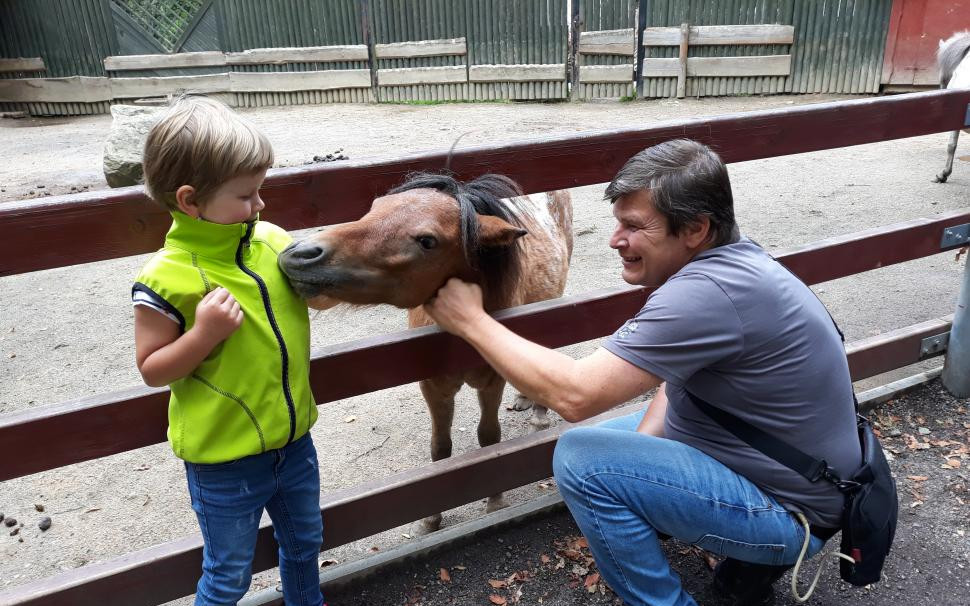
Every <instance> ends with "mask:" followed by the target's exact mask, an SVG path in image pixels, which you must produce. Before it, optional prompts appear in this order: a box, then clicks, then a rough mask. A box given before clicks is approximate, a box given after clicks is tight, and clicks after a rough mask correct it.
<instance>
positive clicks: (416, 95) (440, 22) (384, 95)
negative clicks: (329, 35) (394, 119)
mask: <svg viewBox="0 0 970 606" xmlns="http://www.w3.org/2000/svg"><path fill="white" fill-rule="evenodd" d="M370 4H371V7H372V11H373V12H372V15H371V27H372V31H373V32H374V43H375V44H387V43H390V42H409V41H416V40H441V39H445V38H462V37H465V36H466V29H467V24H466V20H467V8H468V5H467V2H465V1H463V0H370ZM466 43H467V41H466ZM446 65H467V63H466V57H462V56H457V55H452V56H444V57H414V58H409V59H378V60H377V69H378V70H381V69H393V68H400V67H440V66H446ZM379 81H380V75H378V82H379ZM468 90H469V89H468V84H457V83H455V84H417V85H411V86H380V87H379V88H378V92H377V97H378V100H380V101H392V102H403V101H421V100H424V101H455V100H462V99H468V98H469V93H468Z"/></svg>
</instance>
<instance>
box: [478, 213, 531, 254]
mask: <svg viewBox="0 0 970 606" xmlns="http://www.w3.org/2000/svg"><path fill="white" fill-rule="evenodd" d="M527 233H529V232H527V231H526V230H524V229H522V228H521V227H516V226H514V225H512V224H511V223H508V222H507V221H503V220H502V219H499V218H498V217H493V216H491V215H478V241H479V242H480V243H481V245H482V246H508V245H509V244H511V243H513V242H515V241H516V240H518V239H519V238H521V237H522V236H524V235H526V234H527Z"/></svg>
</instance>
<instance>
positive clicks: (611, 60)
mask: <svg viewBox="0 0 970 606" xmlns="http://www.w3.org/2000/svg"><path fill="white" fill-rule="evenodd" d="M573 1H574V2H579V3H580V5H579V9H580V17H581V19H582V23H583V30H584V31H587V32H595V31H600V30H610V29H628V28H635V27H636V25H637V16H636V15H637V0H573ZM632 45H633V44H632V42H631V46H632ZM579 62H580V65H622V64H624V63H626V64H632V63H633V57H624V56H620V55H582V56H581V58H580V59H579ZM574 86H578V87H579V95H578V96H579V98H581V99H595V98H601V97H613V98H615V97H629V96H632V95H633V93H634V86H633V68H632V67H631V68H630V83H629V84H615V83H606V82H597V83H593V84H582V83H579V84H575V85H574Z"/></svg>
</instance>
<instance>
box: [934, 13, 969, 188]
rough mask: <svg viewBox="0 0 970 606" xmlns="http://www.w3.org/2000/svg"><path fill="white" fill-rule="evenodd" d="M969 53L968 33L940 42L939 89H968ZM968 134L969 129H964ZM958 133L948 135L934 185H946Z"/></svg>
mask: <svg viewBox="0 0 970 606" xmlns="http://www.w3.org/2000/svg"><path fill="white" fill-rule="evenodd" d="M967 51H970V31H963V32H957V33H955V34H953V35H952V36H950V38H949V39H948V40H940V48H939V51H937V54H936V60H937V63H938V64H939V66H940V88H970V61H968V60H967ZM964 132H968V133H970V129H964ZM959 137H960V131H959V130H955V131H953V132H952V133H950V142H949V144H947V146H946V154H947V155H946V166H945V167H944V168H943V172H942V173H940V174H938V175H937V176H936V179H934V181H935V182H936V183H946V180H947V178H948V177H949V176H950V173H952V172H953V155H954V154H955V153H956V151H957V139H958V138H959Z"/></svg>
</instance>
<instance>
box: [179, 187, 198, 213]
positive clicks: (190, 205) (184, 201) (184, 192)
mask: <svg viewBox="0 0 970 606" xmlns="http://www.w3.org/2000/svg"><path fill="white" fill-rule="evenodd" d="M175 204H176V205H177V206H178V208H179V210H180V211H182V212H183V213H185V214H187V215H188V216H190V217H193V218H195V219H198V218H199V216H200V215H201V214H202V210H201V209H200V208H199V205H198V204H197V203H196V202H195V188H194V187H192V186H191V185H183V186H181V187H179V188H178V189H177V190H175Z"/></svg>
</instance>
